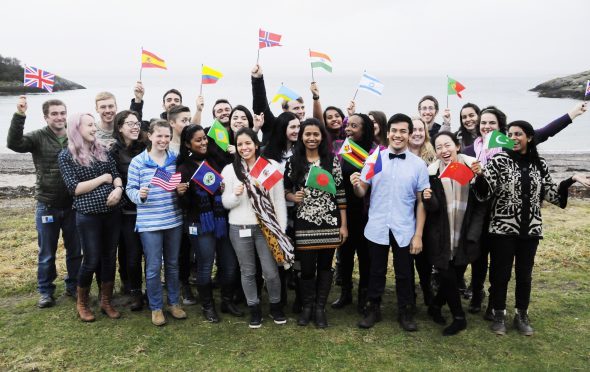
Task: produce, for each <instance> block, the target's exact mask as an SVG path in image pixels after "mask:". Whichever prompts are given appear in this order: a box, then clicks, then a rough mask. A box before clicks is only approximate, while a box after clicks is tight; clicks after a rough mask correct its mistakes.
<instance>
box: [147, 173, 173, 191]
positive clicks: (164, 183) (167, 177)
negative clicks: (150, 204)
mask: <svg viewBox="0 0 590 372" xmlns="http://www.w3.org/2000/svg"><path fill="white" fill-rule="evenodd" d="M179 183H180V172H176V173H174V174H172V173H169V172H167V171H166V170H164V169H162V168H158V169H156V173H154V176H153V177H152V181H151V182H150V185H154V186H159V187H161V188H163V189H164V190H166V191H174V189H176V186H177V185H178V184H179Z"/></svg>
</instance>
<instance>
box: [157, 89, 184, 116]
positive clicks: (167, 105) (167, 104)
mask: <svg viewBox="0 0 590 372" xmlns="http://www.w3.org/2000/svg"><path fill="white" fill-rule="evenodd" d="M181 104H182V98H180V96H179V95H178V94H176V93H168V94H166V97H164V103H162V107H163V108H164V111H166V112H168V111H170V109H171V108H172V107H174V106H178V105H181Z"/></svg>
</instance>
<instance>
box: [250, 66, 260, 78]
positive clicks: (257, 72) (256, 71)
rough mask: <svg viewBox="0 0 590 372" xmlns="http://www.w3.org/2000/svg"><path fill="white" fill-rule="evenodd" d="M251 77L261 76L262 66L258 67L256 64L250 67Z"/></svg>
mask: <svg viewBox="0 0 590 372" xmlns="http://www.w3.org/2000/svg"><path fill="white" fill-rule="evenodd" d="M252 77H255V78H261V77H262V67H260V65H258V64H257V65H256V66H254V68H253V69H252Z"/></svg>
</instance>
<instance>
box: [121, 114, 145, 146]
mask: <svg viewBox="0 0 590 372" xmlns="http://www.w3.org/2000/svg"><path fill="white" fill-rule="evenodd" d="M140 125H141V123H140V122H139V120H137V117H136V116H135V115H129V116H127V118H126V119H125V121H124V122H123V125H122V126H121V128H119V133H121V137H122V138H123V140H124V141H125V143H130V142H132V141H135V140H137V139H138V138H139V127H140Z"/></svg>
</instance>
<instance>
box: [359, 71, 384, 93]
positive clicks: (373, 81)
mask: <svg viewBox="0 0 590 372" xmlns="http://www.w3.org/2000/svg"><path fill="white" fill-rule="evenodd" d="M384 87H385V85H383V83H382V82H380V81H379V80H377V78H376V77H374V76H372V75H369V74H367V73H366V72H364V73H363V76H362V77H361V81H360V83H359V89H363V90H366V91H367V92H371V93H373V94H376V95H378V96H381V95H383V88H384ZM355 96H356V94H355Z"/></svg>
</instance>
